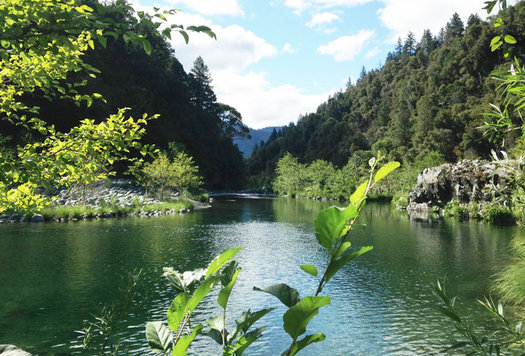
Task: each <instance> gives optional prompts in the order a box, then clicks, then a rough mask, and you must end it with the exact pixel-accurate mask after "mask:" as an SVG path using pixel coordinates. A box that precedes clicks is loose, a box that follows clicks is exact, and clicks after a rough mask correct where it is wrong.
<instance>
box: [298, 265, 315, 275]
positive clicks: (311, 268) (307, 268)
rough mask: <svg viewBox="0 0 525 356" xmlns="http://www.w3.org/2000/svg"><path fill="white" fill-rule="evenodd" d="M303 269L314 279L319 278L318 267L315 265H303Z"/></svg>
mask: <svg viewBox="0 0 525 356" xmlns="http://www.w3.org/2000/svg"><path fill="white" fill-rule="evenodd" d="M301 269H302V270H303V271H305V272H306V273H308V274H311V275H312V276H314V277H317V274H318V272H317V267H315V266H314V265H301Z"/></svg>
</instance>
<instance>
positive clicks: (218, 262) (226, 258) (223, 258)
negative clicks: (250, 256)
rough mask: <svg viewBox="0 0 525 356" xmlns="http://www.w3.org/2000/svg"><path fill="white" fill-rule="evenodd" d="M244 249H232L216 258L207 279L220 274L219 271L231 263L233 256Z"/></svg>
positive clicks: (211, 264) (209, 268)
mask: <svg viewBox="0 0 525 356" xmlns="http://www.w3.org/2000/svg"><path fill="white" fill-rule="evenodd" d="M242 249H244V247H237V248H230V249H228V250H226V251H224V252H223V253H221V254H220V255H219V256H217V257H215V258H214V259H213V261H211V263H210V265H209V267H208V271H207V272H206V278H208V277H209V276H210V275H212V274H215V273H217V272H219V270H220V269H221V268H222V267H223V266H224V265H225V264H226V263H228V262H230V261H231V259H232V258H233V256H235V255H236V254H237V253H238V252H239V251H241V250H242Z"/></svg>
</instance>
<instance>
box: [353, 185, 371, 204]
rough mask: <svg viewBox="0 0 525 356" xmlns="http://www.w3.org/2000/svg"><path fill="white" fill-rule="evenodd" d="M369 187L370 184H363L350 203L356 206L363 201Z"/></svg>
mask: <svg viewBox="0 0 525 356" xmlns="http://www.w3.org/2000/svg"><path fill="white" fill-rule="evenodd" d="M367 187H368V182H364V183H362V184H361V185H360V186H359V187H357V189H356V190H355V192H354V193H353V194H352V195H351V196H350V203H352V204H354V203H355V202H356V201H358V200H360V199H362V198H363V197H364V196H365V193H366V188H367Z"/></svg>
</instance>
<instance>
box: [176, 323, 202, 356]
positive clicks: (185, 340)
mask: <svg viewBox="0 0 525 356" xmlns="http://www.w3.org/2000/svg"><path fill="white" fill-rule="evenodd" d="M203 327H204V326H202V324H199V325H197V326H195V328H194V329H193V331H192V332H191V334H189V335H184V336H182V337H181V338H180V339H179V341H178V342H177V344H176V345H175V347H174V348H173V352H172V353H171V355H172V356H186V355H187V353H188V348H189V347H190V345H191V343H192V342H193V340H195V337H196V336H197V335H199V334H201V333H202V328H203Z"/></svg>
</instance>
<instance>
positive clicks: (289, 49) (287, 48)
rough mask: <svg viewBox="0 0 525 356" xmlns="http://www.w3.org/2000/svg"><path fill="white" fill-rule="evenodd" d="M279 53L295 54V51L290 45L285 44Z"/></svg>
mask: <svg viewBox="0 0 525 356" xmlns="http://www.w3.org/2000/svg"><path fill="white" fill-rule="evenodd" d="M281 52H282V53H295V49H293V47H292V45H291V44H289V43H285V45H284V46H283V49H282V50H281Z"/></svg>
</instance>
